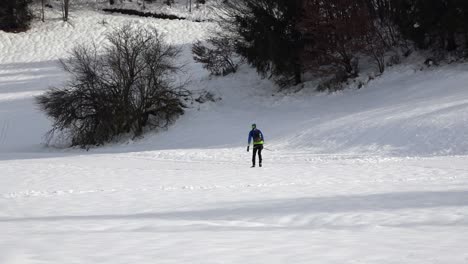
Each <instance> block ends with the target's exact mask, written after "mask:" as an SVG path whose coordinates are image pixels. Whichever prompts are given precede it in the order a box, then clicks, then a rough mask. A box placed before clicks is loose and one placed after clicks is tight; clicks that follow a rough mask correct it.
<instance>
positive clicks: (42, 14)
mask: <svg viewBox="0 0 468 264" xmlns="http://www.w3.org/2000/svg"><path fill="white" fill-rule="evenodd" d="M44 1H45V0H41V4H42V10H41V20H42V22H45V14H44V13H45V10H44V6H45V2H44Z"/></svg>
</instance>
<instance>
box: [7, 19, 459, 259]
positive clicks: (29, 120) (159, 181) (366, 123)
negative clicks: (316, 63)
mask: <svg viewBox="0 0 468 264" xmlns="http://www.w3.org/2000/svg"><path fill="white" fill-rule="evenodd" d="M48 15H49V16H54V15H55V16H58V15H59V14H53V13H51V14H48ZM127 22H131V23H133V24H135V25H141V26H154V27H157V28H158V29H159V30H160V31H161V32H164V33H165V34H166V37H167V40H168V41H169V42H170V43H173V44H176V45H180V46H181V47H182V48H183V49H184V54H183V57H182V58H181V60H182V61H183V62H185V63H187V73H186V74H187V75H188V76H190V77H191V79H192V82H191V83H190V85H189V88H190V89H192V90H194V91H195V92H196V91H200V90H208V91H211V92H213V93H214V94H215V95H217V96H219V97H221V98H222V100H221V101H218V102H212V103H207V104H203V105H193V106H192V108H191V109H188V111H187V113H186V114H185V115H184V116H183V117H181V118H180V119H179V120H178V122H177V123H176V124H175V125H174V126H172V127H170V128H169V129H168V130H167V131H161V132H160V133H151V134H148V135H146V136H145V137H144V138H143V139H139V140H137V141H121V142H117V143H113V144H110V145H108V146H106V147H103V148H98V149H91V150H90V151H88V152H86V151H83V150H79V149H71V150H69V149H68V150H67V149H56V148H46V147H44V146H43V145H42V144H41V143H42V142H43V140H42V136H43V135H44V134H45V133H46V132H47V130H48V129H49V127H50V122H49V121H48V120H47V119H46V118H45V117H44V116H43V115H42V114H41V113H40V112H39V111H38V110H37V107H36V106H35V105H34V102H33V97H34V96H35V95H38V94H41V93H42V92H43V91H44V90H45V89H47V87H49V86H58V85H60V84H61V83H62V82H64V81H66V77H67V76H66V75H64V73H63V72H62V71H61V70H60V67H59V66H58V63H57V62H58V59H59V58H63V57H64V56H66V54H67V50H69V49H70V48H71V47H72V46H73V45H74V44H76V43H78V42H81V41H95V42H97V43H102V41H104V36H105V33H106V32H110V31H111V30H112V29H113V28H115V27H118V26H119V25H122V24H124V23H127ZM213 27H214V25H213V24H211V23H193V22H188V21H165V20H156V19H146V18H145V19H143V18H137V17H126V16H123V15H109V14H100V13H96V12H93V11H74V12H73V13H72V20H71V24H67V23H65V24H64V23H62V22H60V21H59V20H49V21H47V23H45V24H42V23H35V24H34V26H33V28H32V30H31V31H30V32H27V33H22V34H16V35H14V34H6V33H2V32H0V234H2V235H1V236H0V252H1V254H0V263H8V264H10V263H12V264H16V263H21V264H24V263H112V264H116V263H286V262H287V263H312V262H317V263H340V264H342V263H379V264H382V263H418V264H426V263H460V264H461V263H466V262H467V260H468V253H467V251H466V244H467V242H468V238H467V236H466V234H468V228H467V225H468V157H467V156H466V155H468V143H467V139H468V136H467V133H466V131H468V124H467V121H468V120H467V119H468V117H467V110H468V89H466V83H467V81H468V65H466V64H460V65H448V66H444V67H440V68H433V69H425V70H423V71H420V69H419V68H420V66H418V65H417V64H415V63H412V64H403V65H400V66H397V67H394V68H391V69H389V70H388V71H387V72H386V73H385V74H384V75H383V76H382V77H380V78H378V79H376V80H374V81H372V82H370V83H369V84H368V85H366V86H365V87H363V88H362V89H360V90H357V89H347V90H345V91H343V92H339V93H335V94H317V93H315V92H313V91H312V89H307V88H305V89H303V90H302V92H300V93H298V94H292V95H284V94H279V93H277V92H276V89H275V88H274V86H273V85H272V83H271V82H270V81H268V80H262V79H261V78H259V77H258V76H257V75H256V74H255V71H254V70H252V69H250V68H249V67H247V66H243V67H241V69H240V71H239V72H238V73H237V74H235V75H231V76H227V77H223V78H218V77H210V76H209V75H208V73H207V72H206V71H205V70H203V69H202V67H201V66H200V65H197V64H194V62H193V61H192V59H191V56H190V53H189V48H190V44H191V43H192V42H194V41H195V40H197V39H203V38H206V36H207V35H208V33H209V30H210V29H211V28H213ZM252 122H256V123H257V124H258V126H259V128H261V129H262V131H263V132H264V134H265V137H266V142H267V144H266V148H267V149H265V151H264V153H263V154H264V167H263V168H261V169H259V168H257V169H250V168H248V167H249V165H250V153H247V152H246V150H245V147H246V145H247V133H248V129H249V127H250V123H252ZM454 155H456V156H454Z"/></svg>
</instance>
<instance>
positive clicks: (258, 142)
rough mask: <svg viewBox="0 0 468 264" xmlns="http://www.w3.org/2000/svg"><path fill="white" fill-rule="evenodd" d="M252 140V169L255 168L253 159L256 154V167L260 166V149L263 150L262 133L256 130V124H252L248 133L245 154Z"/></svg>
mask: <svg viewBox="0 0 468 264" xmlns="http://www.w3.org/2000/svg"><path fill="white" fill-rule="evenodd" d="M252 139H253V155H252V168H254V167H255V158H256V156H257V152H258V166H260V167H261V166H262V149H263V133H262V131H260V130H259V129H257V125H256V124H252V130H251V131H250V133H249V141H248V146H247V152H249V149H250V142H251V141H252Z"/></svg>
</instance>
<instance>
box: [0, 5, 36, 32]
mask: <svg viewBox="0 0 468 264" xmlns="http://www.w3.org/2000/svg"><path fill="white" fill-rule="evenodd" d="M31 2H32V0H1V1H0V30H4V31H7V32H22V31H26V30H27V29H28V27H29V23H30V21H31V19H32V14H31V11H30V10H29V8H28V6H29V4H30V3H31Z"/></svg>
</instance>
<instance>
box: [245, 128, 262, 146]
mask: <svg viewBox="0 0 468 264" xmlns="http://www.w3.org/2000/svg"><path fill="white" fill-rule="evenodd" d="M255 131H258V133H259V135H260V140H259V141H255V139H254V133H255ZM252 140H253V144H254V145H263V140H265V138H264V137H263V133H262V131H260V129H252V130H251V131H250V133H249V141H248V142H249V145H250V142H251V141H252Z"/></svg>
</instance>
